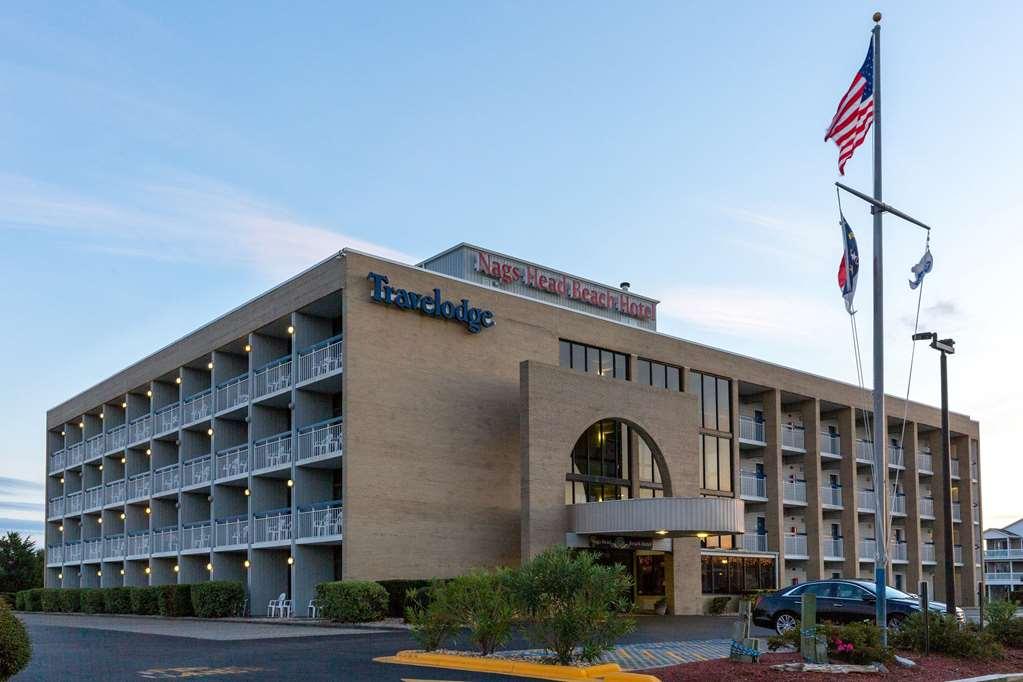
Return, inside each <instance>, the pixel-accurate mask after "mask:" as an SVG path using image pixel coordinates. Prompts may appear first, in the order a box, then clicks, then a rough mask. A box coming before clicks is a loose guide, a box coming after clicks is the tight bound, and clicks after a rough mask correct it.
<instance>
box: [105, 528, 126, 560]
mask: <svg viewBox="0 0 1023 682" xmlns="http://www.w3.org/2000/svg"><path fill="white" fill-rule="evenodd" d="M103 545H104V546H103V558H104V559H120V558H121V557H123V556H124V534H123V533H122V534H119V535H108V536H107V537H105V538H103Z"/></svg>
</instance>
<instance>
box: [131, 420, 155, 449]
mask: <svg viewBox="0 0 1023 682" xmlns="http://www.w3.org/2000/svg"><path fill="white" fill-rule="evenodd" d="M152 437H153V419H152V417H150V416H149V415H148V414H144V415H142V416H141V417H136V418H135V419H132V420H131V421H130V422H128V444H129V445H134V444H135V443H140V442H142V441H144V440H149V439H150V438H152Z"/></svg>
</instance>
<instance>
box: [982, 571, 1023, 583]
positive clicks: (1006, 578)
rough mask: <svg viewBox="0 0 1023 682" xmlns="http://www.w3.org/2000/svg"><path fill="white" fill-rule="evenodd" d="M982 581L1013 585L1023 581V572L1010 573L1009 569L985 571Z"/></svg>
mask: <svg viewBox="0 0 1023 682" xmlns="http://www.w3.org/2000/svg"><path fill="white" fill-rule="evenodd" d="M984 582H986V583H988V584H989V585H1014V584H1018V583H1023V573H1011V572H1009V571H995V572H993V573H985V574H984Z"/></svg>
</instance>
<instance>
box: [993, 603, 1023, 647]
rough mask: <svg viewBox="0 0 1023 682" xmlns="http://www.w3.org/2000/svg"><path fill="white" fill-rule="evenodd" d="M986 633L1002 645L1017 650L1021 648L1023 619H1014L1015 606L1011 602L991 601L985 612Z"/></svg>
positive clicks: (1022, 643) (1022, 642) (1022, 645)
mask: <svg viewBox="0 0 1023 682" xmlns="http://www.w3.org/2000/svg"><path fill="white" fill-rule="evenodd" d="M985 616H987V623H988V631H989V632H990V633H991V634H992V635H993V636H994V637H995V639H997V640H998V641H999V642H1000V643H1001V644H1002V645H1004V646H1008V647H1012V648H1014V649H1018V648H1020V647H1023V618H1016V617H1015V616H1016V604H1014V603H1013V602H1011V601H993V602H991V603H990V604H988V605H987V609H986V610H985Z"/></svg>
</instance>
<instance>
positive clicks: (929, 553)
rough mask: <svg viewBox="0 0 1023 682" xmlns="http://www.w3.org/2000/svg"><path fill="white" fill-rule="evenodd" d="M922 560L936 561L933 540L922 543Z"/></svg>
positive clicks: (926, 562) (931, 562)
mask: <svg viewBox="0 0 1023 682" xmlns="http://www.w3.org/2000/svg"><path fill="white" fill-rule="evenodd" d="M920 561H922V562H923V563H925V564H933V563H934V562H935V559H934V543H933V542H925V543H924V544H922V545H920Z"/></svg>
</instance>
